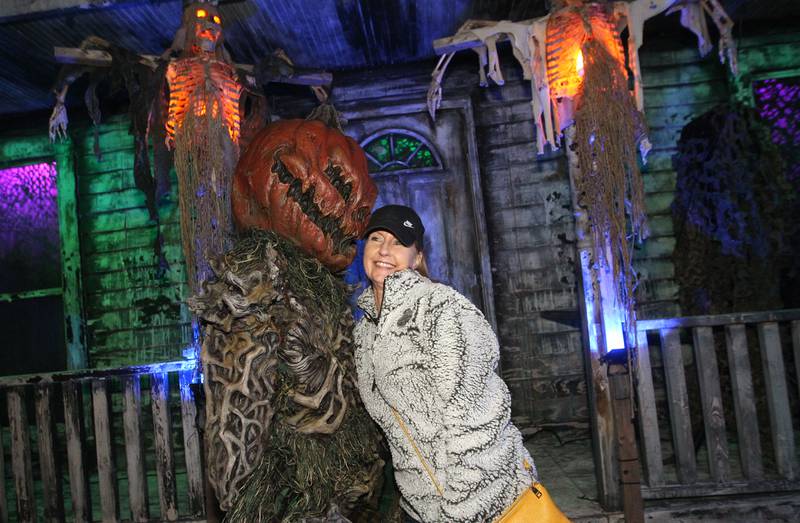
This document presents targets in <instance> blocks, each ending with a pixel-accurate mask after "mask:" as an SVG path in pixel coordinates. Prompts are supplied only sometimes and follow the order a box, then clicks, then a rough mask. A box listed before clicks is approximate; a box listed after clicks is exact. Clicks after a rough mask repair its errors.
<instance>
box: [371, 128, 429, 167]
mask: <svg viewBox="0 0 800 523" xmlns="http://www.w3.org/2000/svg"><path fill="white" fill-rule="evenodd" d="M362 147H363V149H364V152H366V154H367V162H368V164H369V172H371V173H377V172H386V171H401V170H406V169H425V168H441V167H442V162H441V161H440V160H439V157H438V155H437V154H436V153H435V152H434V150H433V148H432V147H431V146H429V145H428V144H427V143H426V142H425V141H424V139H423V138H422V137H419V136H415V135H414V134H413V133H411V132H409V131H388V132H385V133H382V134H380V135H378V136H375V137H372V138H369V139H368V140H367V141H366V142H365V143H364V144H363V145H362Z"/></svg>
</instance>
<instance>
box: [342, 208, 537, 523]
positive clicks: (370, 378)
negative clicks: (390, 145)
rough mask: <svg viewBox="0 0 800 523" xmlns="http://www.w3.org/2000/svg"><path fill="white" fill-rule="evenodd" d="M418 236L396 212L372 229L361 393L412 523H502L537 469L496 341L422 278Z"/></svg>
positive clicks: (363, 300)
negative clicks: (515, 420) (499, 370)
mask: <svg viewBox="0 0 800 523" xmlns="http://www.w3.org/2000/svg"><path fill="white" fill-rule="evenodd" d="M423 234H424V227H423V225H422V221H421V220H420V218H419V216H418V215H417V213H416V212H414V211H413V210H412V209H410V208H409V207H404V206H400V205H388V206H386V207H382V208H380V209H378V210H377V211H375V212H374V213H373V215H372V217H371V218H370V221H369V224H368V225H367V229H366V233H365V238H366V243H365V245H364V270H365V272H366V274H367V278H368V279H369V280H370V284H371V285H370V287H369V288H367V289H366V290H365V291H364V293H363V294H362V295H361V296H360V297H359V299H358V305H359V307H360V308H361V309H362V310H363V311H364V317H363V318H362V319H361V321H359V323H358V325H357V326H356V330H355V341H356V369H357V372H358V381H359V384H358V388H359V391H360V393H361V397H362V399H363V401H364V405H365V406H366V408H367V411H368V412H369V413H370V415H371V416H372V417H373V419H374V420H375V421H376V422H377V423H378V425H380V427H381V428H382V429H383V431H384V433H385V434H386V438H387V440H388V442H389V447H390V449H391V453H392V462H393V464H394V470H395V479H396V482H397V485H398V487H399V488H400V492H401V494H402V500H401V506H402V508H403V510H404V511H405V512H406V521H420V522H425V523H430V522H481V521H495V520H496V519H498V518H499V517H500V516H501V515H502V514H503V513H504V511H505V510H506V508H508V507H509V506H511V505H512V503H514V500H515V499H517V497H518V496H520V495H521V494H522V493H523V492H525V490H526V489H528V488H529V487H530V486H531V484H532V481H533V480H535V477H536V469H535V468H534V467H533V460H532V459H531V457H530V455H529V454H528V451H527V450H526V449H525V447H524V446H523V444H522V436H521V435H520V432H519V431H518V430H517V428H516V427H514V425H512V424H511V422H510V414H511V410H510V401H511V398H510V395H509V392H508V389H507V387H506V385H505V383H504V382H503V381H502V380H501V379H500V377H499V376H497V375H496V374H495V373H494V369H495V367H496V365H497V361H498V358H499V349H498V343H497V339H496V337H495V335H494V333H493V332H492V329H491V327H490V326H489V324H488V323H487V321H486V320H485V319H484V317H483V314H482V313H481V312H480V311H479V310H478V309H477V308H476V307H475V306H474V305H472V303H470V302H469V301H468V300H467V299H466V298H465V297H463V296H462V295H460V294H459V293H458V292H456V291H455V290H454V289H452V288H450V287H448V286H446V285H442V284H438V283H433V282H431V281H430V280H429V279H428V278H427V277H426V276H427V268H426V265H425V257H424V254H423V250H422V249H423ZM537 494H538V491H537Z"/></svg>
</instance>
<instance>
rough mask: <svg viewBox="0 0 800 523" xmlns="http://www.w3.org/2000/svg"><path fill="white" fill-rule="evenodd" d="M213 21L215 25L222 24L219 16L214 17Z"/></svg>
mask: <svg viewBox="0 0 800 523" xmlns="http://www.w3.org/2000/svg"><path fill="white" fill-rule="evenodd" d="M213 20H214V23H215V24H217V25H219V24H221V23H222V20H221V19H220V17H218V16H217V15H214V18H213Z"/></svg>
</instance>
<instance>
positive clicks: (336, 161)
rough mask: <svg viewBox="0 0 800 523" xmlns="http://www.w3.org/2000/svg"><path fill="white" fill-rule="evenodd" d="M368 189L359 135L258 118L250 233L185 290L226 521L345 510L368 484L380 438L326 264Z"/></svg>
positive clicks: (242, 202)
mask: <svg viewBox="0 0 800 523" xmlns="http://www.w3.org/2000/svg"><path fill="white" fill-rule="evenodd" d="M332 123H333V122H332ZM376 197H377V188H376V186H375V184H374V183H373V182H372V180H371V179H370V178H369V175H368V171H367V162H366V157H365V155H364V152H363V151H362V150H361V148H360V147H359V146H358V144H356V143H355V142H354V141H353V140H352V139H350V138H348V137H346V136H344V135H343V134H342V133H341V132H340V131H338V130H336V129H334V128H331V127H329V126H328V125H326V124H325V123H323V122H322V121H319V120H315V119H310V120H285V121H280V122H277V123H274V124H271V125H269V126H268V127H267V128H265V129H264V130H262V131H261V132H260V133H259V134H258V135H257V136H256V137H255V138H254V139H253V141H252V142H251V144H250V145H249V146H248V148H247V151H246V152H245V154H244V155H243V156H242V159H241V161H240V162H239V164H238V167H237V169H236V174H235V176H234V180H233V191H232V199H233V214H234V219H235V221H236V223H237V226H238V227H239V228H240V229H242V230H247V229H250V230H251V231H250V232H249V233H246V234H245V235H244V236H243V237H242V238H240V239H239V240H237V242H236V244H235V245H234V247H233V249H232V250H230V251H228V252H227V253H226V254H225V256H223V257H221V258H219V259H218V261H216V262H212V267H213V270H214V277H212V278H210V279H209V280H208V281H206V282H204V283H203V290H202V292H200V293H199V295H197V296H195V297H194V298H192V299H191V300H190V307H191V308H192V310H193V311H194V312H195V313H196V314H197V315H198V317H199V318H200V320H201V322H202V323H203V325H204V333H205V336H204V339H203V345H202V355H201V359H202V363H203V371H204V378H205V391H206V425H205V445H206V470H207V474H208V477H209V480H210V483H211V485H212V486H213V488H214V491H215V493H216V495H217V498H218V500H219V503H220V506H221V508H222V509H223V510H226V511H228V512H227V515H226V517H227V520H229V521H248V522H250V521H265V522H266V521H270V522H271V521H300V520H303V519H304V518H305V519H306V520H307V521H312V520H315V519H314V518H324V519H321V521H330V522H333V521H347V520H346V519H343V518H344V517H345V516H347V515H348V514H350V513H351V512H352V511H353V510H354V508H356V506H357V505H360V503H361V501H363V500H364V498H368V497H370V496H371V494H372V493H373V492H376V486H377V485H378V483H379V480H380V478H381V477H382V469H383V460H382V459H381V458H380V456H379V450H380V448H381V436H380V434H379V432H378V430H377V427H375V425H374V424H373V423H372V421H371V420H370V418H369V416H368V415H367V413H366V412H365V411H364V408H363V406H362V404H361V401H360V399H359V397H358V394H357V392H356V390H355V383H354V382H355V367H354V361H353V339H352V328H353V319H352V312H351V310H350V308H349V306H348V303H347V292H348V291H347V288H346V285H345V284H344V282H343V280H342V279H341V275H340V274H339V273H340V272H341V271H342V269H344V268H345V267H346V266H347V265H348V264H349V263H350V262H351V261H352V260H353V257H354V256H355V241H356V239H357V238H359V237H360V236H361V235H362V233H363V231H364V227H365V225H366V219H367V217H368V216H369V212H370V209H371V207H372V205H373V204H374V202H375V199H376ZM253 229H255V230H253Z"/></svg>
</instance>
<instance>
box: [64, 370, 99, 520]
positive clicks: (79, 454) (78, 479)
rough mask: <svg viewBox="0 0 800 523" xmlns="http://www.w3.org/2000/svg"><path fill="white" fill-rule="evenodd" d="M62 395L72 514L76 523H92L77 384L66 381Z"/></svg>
mask: <svg viewBox="0 0 800 523" xmlns="http://www.w3.org/2000/svg"><path fill="white" fill-rule="evenodd" d="M62 388H63V393H64V430H65V433H66V436H67V463H68V464H69V490H70V495H71V497H72V512H73V515H74V518H75V521H76V522H81V523H88V522H90V521H92V503H91V501H90V499H89V489H88V485H89V483H88V481H87V477H86V469H85V467H84V466H83V425H82V423H83V422H82V415H83V403H82V401H81V386H80V383H79V382H74V381H68V382H65V383H64V384H63V385H62Z"/></svg>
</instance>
